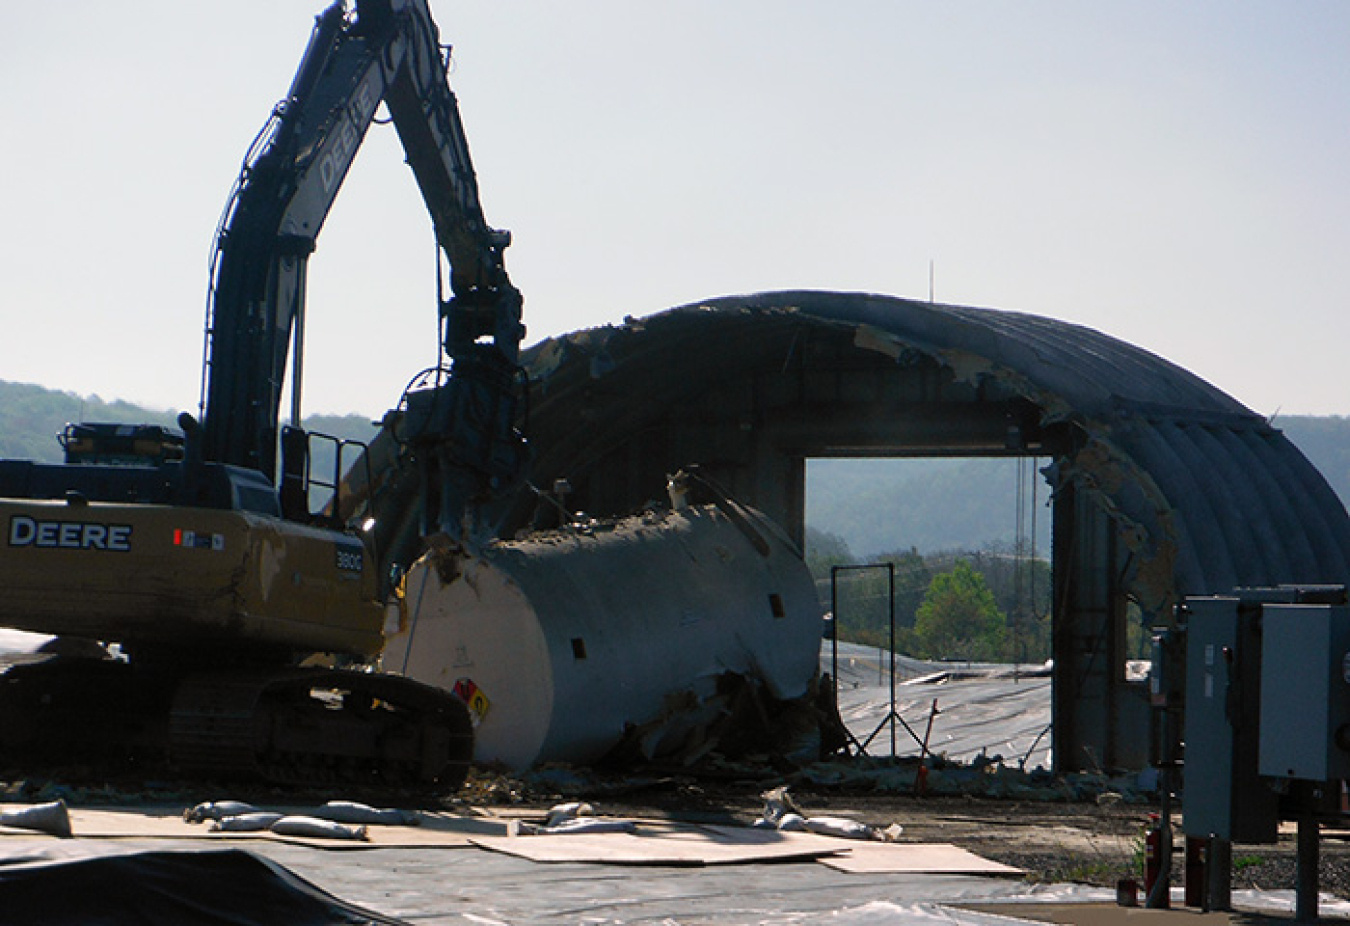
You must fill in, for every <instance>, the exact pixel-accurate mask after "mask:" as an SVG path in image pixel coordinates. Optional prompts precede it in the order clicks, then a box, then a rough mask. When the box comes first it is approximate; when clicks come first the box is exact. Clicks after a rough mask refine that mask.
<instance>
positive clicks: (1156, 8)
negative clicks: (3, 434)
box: [0, 0, 1350, 415]
mask: <svg viewBox="0 0 1350 926" xmlns="http://www.w3.org/2000/svg"><path fill="white" fill-rule="evenodd" d="M431 3H432V9H433V12H434V14H435V16H436V19H437V21H438V23H439V25H440V28H441V34H442V39H443V40H444V41H447V42H450V43H453V44H454V46H455V56H454V57H455V62H456V63H455V67H454V71H453V73H452V84H453V86H454V87H455V89H456V91H457V93H458V95H459V98H460V102H461V107H462V111H463V116H464V121H465V124H466V128H467V131H468V135H469V141H470V145H471V147H472V150H473V156H474V161H475V164H476V167H477V170H478V176H479V181H480V185H481V190H482V196H483V203H484V208H485V211H486V213H487V217H488V220H489V222H491V223H492V224H494V225H497V226H499V227H504V228H509V229H511V231H512V232H513V233H514V236H515V244H514V245H513V246H512V247H511V249H510V250H509V251H508V267H509V269H510V271H511V274H512V277H513V279H514V280H515V282H516V284H517V285H518V286H519V287H520V289H521V290H522V291H523V292H524V294H525V298H526V304H525V312H526V321H527V323H528V325H529V329H530V335H529V338H528V340H530V341H533V340H537V339H538V338H541V337H544V336H547V335H552V334H559V333H562V332H566V331H569V330H573V329H576V328H580V327H586V326H591V325H597V324H603V323H605V322H610V321H618V320H620V319H621V318H622V317H623V316H625V315H645V314H650V313H652V312H656V311H660V310H661V309H664V308H668V307H670V306H673V305H678V304H682V303H685V302H691V301H695V300H698V299H700V298H704V297H708V296H716V295H726V294H734V293H745V292H753V291H759V290H766V289H788V288H798V287H808V288H822V289H840V290H851V291H870V292H878V293H887V294H892V295H899V296H909V297H916V298H927V297H928V293H929V267H930V262H931V264H932V266H933V267H934V270H935V272H934V280H935V289H936V297H937V299H938V301H940V302H951V303H958V304H965V305H978V306H989V307H994V308H1005V309H1016V310H1020V311H1026V312H1032V313H1036V314H1041V315H1047V316H1051V317H1054V318H1059V319H1063V320H1066V321H1071V322H1076V323H1079V324H1084V325H1088V326H1090V327H1093V328H1097V329H1100V330H1102V331H1105V332H1107V333H1109V334H1112V335H1114V336H1116V337H1119V338H1122V339H1124V340H1126V341H1129V342H1132V343H1135V344H1138V345H1140V346H1142V347H1145V348H1147V349H1149V350H1152V351H1154V352H1156V353H1159V354H1161V355H1162V356H1164V357H1167V358H1168V359H1171V360H1173V361H1176V362H1177V363H1179V364H1181V365H1182V366H1185V367H1187V368H1189V369H1191V370H1193V371H1195V372H1196V373H1198V374H1199V375H1200V376H1202V377H1204V378H1205V379H1208V380H1209V381H1210V382H1212V383H1214V384H1215V385H1216V386H1218V387H1220V388H1221V389H1224V390H1225V391H1227V392H1229V393H1231V394H1232V395H1234V396H1235V397H1237V398H1238V399H1239V400H1241V401H1242V402H1244V403H1246V404H1247V405H1249V406H1250V407H1252V408H1253V409H1255V410H1257V411H1259V412H1262V413H1265V414H1273V413H1275V412H1276V411H1277V410H1282V411H1283V412H1285V413H1316V414H1329V413H1334V414H1347V413H1350V375H1347V373H1346V372H1345V364H1344V357H1345V353H1346V350H1347V344H1348V342H1350V337H1348V335H1350V311H1347V310H1350V304H1347V303H1348V302H1350V55H1348V54H1347V53H1346V50H1347V49H1350V4H1347V3H1344V2H1340V0H1326V2H1318V0H1302V2H1299V3H1284V2H1265V3H1252V2H1241V0H1221V2H1219V0H1195V2H1187V3H1176V2H1174V0H1140V2H1132V3H1128V4H1126V3H1105V2H1101V3H1089V2H1080V0H1062V2H1037V0H1006V2H993V0H967V2H960V3H936V2H932V0H922V2H918V0H856V2H834V3H825V2H821V0H817V2H804V0H718V2H713V0H685V2H681V3H643V2H633V0H573V2H558V0H516V2H511V3H489V2H486V0H474V2H469V0H463V2H452V0H431ZM321 6H322V4H321V2H310V0H230V2H224V3H199V2H182V0H137V2H135V3H108V2H93V0H62V2H60V3H23V4H18V5H16V6H15V8H14V9H12V10H9V11H8V14H7V17H6V26H7V29H6V31H7V33H8V34H9V35H10V42H9V48H8V49H7V51H6V54H5V55H4V56H0V85H3V86H4V87H5V88H6V103H7V105H6V113H5V125H4V139H5V144H4V146H3V154H0V158H2V159H3V161H2V163H3V165H4V169H3V170H0V197H2V198H0V202H3V209H2V210H0V313H3V319H4V335H3V337H0V379H6V380H11V381H20V382H37V383H41V384H43V385H46V386H51V387H55V388H61V389H68V390H73V391H75V392H79V393H81V394H90V393H95V394H98V395H99V396H101V397H103V398H105V399H112V398H124V399H128V400H132V401H137V402H142V403H148V404H150V405H153V406H156V407H161V408H191V407H194V406H195V404H196V401H197V395H198V382H199V368H200V360H201V347H202V324H203V311H204V303H205V293H206V283H207V259H208V256H209V253H210V250H211V247H212V243H213V242H212V234H213V231H214V229H215V224H216V220H217V218H218V216H219V213H220V210H221V207H222V206H223V205H224V202H225V197H226V194H227V192H228V190H229V187H230V184H231V183H232V181H233V180H234V177H235V174H236V172H237V170H238V167H239V163H240V160H241V158H242V156H243V154H244V151H245V148H246V147H247V145H248V143H249V142H250V141H251V140H252V138H253V136H254V134H255V133H256V131H257V129H258V128H259V127H260V126H261V124H262V122H263V120H264V118H265V117H266V115H267V113H268V112H269V110H270V109H271V107H272V106H273V104H274V103H275V102H276V101H277V100H278V99H279V98H280V96H281V95H282V94H283V93H284V92H285V90H286V88H287V86H288V84H289V82H290V78H291V76H292V74H293V72H294V70H295V67H296V65H297V63H298V61H299V57H300V52H301V50H302V48H303V47H304V44H305V41H306V39H307V38H308V35H309V30H310V27H311V25H312V22H313V16H314V15H315V14H316V13H317V12H319V10H320V8H321ZM433 254H434V251H433V244H432V239H431V232H430V222H429V220H428V219H427V217H426V214H425V211H424V210H423V208H422V205H421V201H420V198H419V196H418V193H417V190H416V187H415V185H414V182H413V179H412V176H411V173H410V172H409V171H408V169H407V168H406V167H405V166H404V165H403V163H402V158H401V153H400V151H399V149H398V146H397V140H396V137H395V136H394V134H393V129H392V127H390V126H376V127H374V128H373V129H372V132H371V135H370V136H369V138H368V140H367V144H366V146H365V147H364V148H363V150H362V153H361V156H360V158H359V159H358V162H357V164H356V166H355V168H354V169H353V171H352V174H351V175H350V176H349V178H348V181H347V184H346V187H345V189H344V191H343V193H342V195H341V196H340V197H339V200H338V202H337V205H336V207H335V208H334V210H333V212H332V214H331V215H330V218H329V221H328V224H327V226H326V227H325V229H324V233H323V235H322V237H321V238H320V242H319V250H318V252H317V253H316V254H315V255H314V257H313V258H312V260H311V267H310V298H309V305H310V312H311V315H310V329H309V330H310V336H309V342H308V343H309V346H308V350H307V354H306V384H305V394H306V396H307V400H308V401H307V403H306V404H307V408H308V409H309V410H311V411H316V412H318V411H322V412H347V411H359V412H362V413H365V414H370V415H377V414H379V413H380V412H381V411H382V410H383V409H385V408H387V407H389V406H390V405H392V404H393V403H394V402H395V401H396V400H397V398H398V395H399V392H400V391H401V389H402V387H403V385H404V384H405V382H406V381H407V379H408V378H409V377H410V376H411V375H412V374H413V373H414V372H416V371H417V370H418V369H421V368H422V367H425V366H428V365H430V364H431V363H432V362H434V360H435V357H436V344H435V314H436V313H435V305H434V293H435V288H434V283H435V273H434V263H433Z"/></svg>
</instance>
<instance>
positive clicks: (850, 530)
mask: <svg viewBox="0 0 1350 926" xmlns="http://www.w3.org/2000/svg"><path fill="white" fill-rule="evenodd" d="M176 417H177V413H176V412H174V411H151V410H147V409H143V408H140V407H138V406H135V405H132V404H130V403H127V402H120V401H115V402H106V401H104V400H103V399H100V398H99V397H98V396H79V395H76V394H75V393H73V392H60V391H57V390H52V389H45V388H43V387H41V386H33V385H27V384H22V383H11V382H5V381H4V380H0V459H30V460H39V461H46V462H57V461H59V460H60V459H61V448H60V445H58V444H57V442H56V435H57V434H59V433H61V429H62V428H63V427H64V426H65V424H66V422H71V421H122V422H129V423H145V424H168V425H172V424H173V423H174V420H175V418H176ZM305 425H306V427H308V428H311V429H313V430H317V431H323V432H325V433H328V434H333V435H335V436H337V437H342V438H348V439H356V440H368V439H369V438H370V437H371V436H372V435H373V434H374V432H375V428H374V427H373V426H372V425H371V423H370V421H369V420H367V419H366V418H364V417H363V416H361V415H314V416H312V417H310V418H307V419H306V420H305ZM1275 425H1276V427H1279V428H1281V429H1282V430H1283V431H1284V433H1285V434H1286V435H1288V437H1289V439H1290V440H1292V441H1293V442H1294V444H1295V445H1297V446H1298V447H1299V449H1301V450H1302V451H1303V452H1304V453H1305V454H1306V455H1307V456H1308V459H1310V460H1311V461H1312V462H1313V465H1314V466H1316V467H1317V468H1318V469H1319V470H1320V471H1321V472H1322V475H1323V476H1325V477H1326V479H1327V481H1328V482H1329V483H1330V484H1331V487H1332V488H1333V489H1335V490H1336V493H1337V494H1338V495H1339V496H1340V498H1341V500H1342V503H1343V504H1344V503H1347V500H1348V499H1350V418H1346V417H1341V416H1327V417H1321V416H1307V415H1288V416H1281V417H1280V418H1279V419H1278V420H1276V421H1275ZM1046 462H1047V461H1046V460H1044V459H1043V460H1042V461H1041V464H1040V465H1042V466H1044V465H1045V463H1046ZM1017 471H1018V467H1017V462H1016V461H1015V460H988V459H943V460H936V459H927V460H812V461H810V463H809V464H808V466H807V498H806V520H807V524H808V525H809V526H810V527H811V528H812V529H813V531H814V532H817V533H821V532H823V533H825V534H833V535H836V536H837V537H838V538H839V539H841V540H842V541H844V543H846V544H847V546H848V550H849V552H850V553H851V554H852V555H853V556H855V557H858V558H865V557H870V556H875V555H877V554H879V553H889V552H894V551H897V550H909V549H911V548H914V549H917V550H918V551H919V552H920V553H928V552H935V551H939V550H953V549H965V550H975V549H985V550H988V549H1000V548H1002V549H1011V548H1012V546H1013V544H1014V542H1015V540H1016V533H1017V530H1016V528H1017V505H1016V500H1017ZM1035 482H1036V489H1035V502H1036V505H1035V508H1034V509H1033V507H1032V490H1031V488H1030V482H1028V483H1026V484H1025V485H1024V492H1025V495H1026V497H1025V498H1024V503H1023V506H1022V517H1023V520H1024V528H1023V529H1024V531H1025V532H1026V534H1027V535H1028V536H1029V533H1030V529H1031V523H1030V522H1031V520H1032V517H1033V510H1034V517H1035V521H1036V535H1037V536H1036V545H1037V552H1038V553H1042V554H1044V553H1048V552H1049V528H1050V509H1049V507H1048V506H1047V501H1048V497H1049V491H1048V489H1047V487H1046V485H1045V483H1044V480H1043V479H1042V478H1041V477H1040V476H1039V475H1037V476H1036V477H1035Z"/></svg>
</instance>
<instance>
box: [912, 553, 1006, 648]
mask: <svg viewBox="0 0 1350 926" xmlns="http://www.w3.org/2000/svg"><path fill="white" fill-rule="evenodd" d="M1007 636H1008V622H1007V618H1005V617H1004V615H1003V612H1002V611H1000V610H999V607H998V603H997V602H996V601H995V600H994V593H993V592H992V591H990V589H989V586H988V584H987V583H986V582H985V580H984V576H982V575H980V573H978V572H976V571H975V570H974V568H972V567H971V565H970V563H968V562H967V561H965V560H958V561H957V562H956V564H955V565H954V566H953V567H952V569H951V571H950V572H941V573H938V574H937V575H935V576H933V581H932V582H931V583H930V584H929V586H928V592H927V594H925V595H924V598H923V603H922V604H921V605H919V612H918V614H917V616H916V618H915V622H914V641H915V643H916V644H917V645H918V649H919V653H918V655H920V656H923V657H925V658H927V659H968V660H972V661H976V660H978V661H987V660H997V659H1001V658H1003V655H1004V652H1005V650H1006V644H1007Z"/></svg>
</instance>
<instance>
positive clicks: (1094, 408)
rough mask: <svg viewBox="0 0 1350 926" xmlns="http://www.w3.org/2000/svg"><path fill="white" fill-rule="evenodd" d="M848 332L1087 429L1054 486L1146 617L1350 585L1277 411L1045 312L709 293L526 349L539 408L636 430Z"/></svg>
mask: <svg viewBox="0 0 1350 926" xmlns="http://www.w3.org/2000/svg"><path fill="white" fill-rule="evenodd" d="M841 327H843V328H847V329H853V331H854V343H855V345H857V346H858V347H859V349H860V350H875V349H881V350H883V351H884V352H887V353H891V354H892V355H893V356H895V357H896V361H897V362H904V359H905V355H906V354H912V355H913V354H917V355H922V356H927V357H930V358H933V359H934V360H936V361H937V362H939V363H940V364H942V365H944V366H946V367H948V368H950V369H952V370H953V371H954V372H955V373H956V375H957V377H958V378H962V379H967V380H970V381H972V382H975V381H978V380H980V379H981V378H986V377H989V378H993V379H995V380H997V381H999V382H1000V383H1001V384H1002V386H1003V388H1005V389H1007V390H1009V391H1011V392H1013V393H1015V394H1018V395H1021V396H1022V397H1024V398H1026V399H1027V400H1029V401H1030V402H1031V403H1033V404H1034V405H1035V406H1037V407H1038V408H1039V409H1040V410H1041V416H1042V421H1043V422H1044V423H1051V422H1060V423H1064V422H1068V423H1070V424H1072V425H1074V426H1075V427H1076V428H1077V429H1078V430H1079V432H1080V433H1081V434H1082V435H1083V440H1082V442H1081V445H1080V447H1079V448H1078V449H1077V450H1075V451H1074V452H1073V453H1072V454H1071V455H1069V456H1068V457H1065V458H1061V459H1057V460H1056V461H1055V465H1054V466H1053V467H1051V469H1050V470H1049V473H1048V475H1049V478H1050V481H1051V485H1052V488H1057V487H1058V486H1060V485H1064V484H1066V483H1068V482H1072V483H1073V484H1074V485H1076V486H1078V487H1080V488H1083V489H1086V490H1087V491H1089V492H1091V493H1095V494H1096V496H1097V497H1098V498H1100V499H1101V501H1102V503H1103V504H1104V505H1105V506H1106V507H1107V508H1108V509H1109V510H1110V511H1111V513H1112V515H1113V516H1114V517H1115V518H1117V520H1118V522H1119V524H1120V525H1121V526H1120V530H1121V533H1122V536H1128V537H1129V538H1131V540H1130V541H1129V542H1130V543H1131V544H1133V546H1132V547H1131V549H1130V552H1131V554H1132V557H1131V565H1130V567H1129V570H1128V574H1127V575H1125V576H1123V577H1122V581H1123V582H1124V585H1125V588H1126V589H1127V591H1128V592H1129V594H1131V596H1132V597H1133V598H1134V599H1135V600H1136V601H1138V602H1139V603H1140V605H1141V607H1143V608H1144V609H1145V611H1146V612H1149V613H1152V614H1166V613H1170V609H1171V606H1172V605H1174V604H1175V603H1177V602H1178V601H1179V600H1180V598H1181V597H1182V596H1185V595H1202V594H1225V593H1228V592H1231V591H1232V590H1233V589H1234V588H1235V587H1239V586H1269V585H1278V584H1282V583H1328V584H1341V583H1347V582H1350V517H1348V516H1347V514H1346V511H1345V508H1344V506H1343V505H1342V504H1341V502H1340V500H1339V499H1338V497H1337V496H1336V494H1335V492H1334V491H1333V490H1332V489H1331V487H1330V486H1329V485H1328V483H1327V482H1326V480H1325V478H1323V476H1322V475H1321V474H1320V473H1318V472H1317V470H1316V469H1315V468H1314V467H1313V466H1312V464H1311V463H1310V462H1309V461H1308V460H1307V458H1306V457H1304V455H1303V454H1302V453H1301V452H1300V451H1299V450H1298V449H1297V448H1296V447H1295V446H1294V445H1293V444H1292V443H1291V442H1290V441H1289V440H1288V438H1286V437H1285V436H1284V434H1282V433H1281V432H1280V431H1279V430H1278V429H1277V428H1275V427H1273V426H1272V425H1271V423H1270V422H1268V421H1267V420H1266V419H1265V418H1264V417H1262V416H1261V415H1259V414H1257V413H1256V412H1253V411H1252V410H1250V409H1248V408H1246V407H1245V406H1243V405H1242V404H1241V403H1240V402H1238V401H1237V400H1236V399H1234V398H1232V397H1231V396H1229V395H1227V394H1226V393H1224V392H1222V391H1221V390H1219V389H1216V388H1215V387H1214V386H1212V385H1210V384H1209V383H1207V382H1205V381H1204V380H1202V379H1200V378H1199V377H1197V376H1196V375H1195V374H1193V373H1191V372H1189V371H1187V370H1185V369H1182V368H1181V367H1179V366H1177V365H1176V364H1174V363H1171V362H1169V361H1167V360H1164V359H1163V358H1161V357H1158V356H1157V355H1155V354H1152V353H1150V352H1148V351H1146V350H1144V349H1142V348H1140V347H1137V346H1135V345H1132V344H1128V343H1126V342H1123V341H1120V340H1118V339H1116V338H1113V337H1110V336H1109V335H1105V334H1103V333H1101V332H1099V331H1095V330H1093V329H1090V328H1085V327H1083V326H1081V325H1074V324H1070V323H1067V322H1062V321H1058V320H1055V319H1050V318H1044V317H1040V316H1036V315H1029V314H1025V313H1020V312H1008V311H1001V310H996V309H985V308H971V307H966V306H949V305H938V304H933V303H927V302H918V301H914V300H907V299H898V298H894V297H888V296H878V295H870V294H859V293H839V292H819V291H787V292H771V293H758V294H753V295H746V296H727V297H720V298H716V299H710V300H707V301H705V302H700V303H694V304H690V305H687V306H681V307H678V308H674V309H669V310H667V311H665V312H660V313H657V314H655V315H651V316H647V317H645V318H641V319H627V320H625V324H623V325H618V326H610V327H605V328H597V329H590V330H586V331H579V332H575V333H573V334H570V335H566V336H564V337H561V338H556V339H551V340H548V341H544V342H542V343H541V344H539V345H536V346H535V347H533V348H531V350H530V351H529V353H528V363H529V364H530V367H531V374H532V377H533V378H534V380H535V387H534V388H535V394H536V396H537V399H538V403H537V404H538V410H537V418H545V417H548V416H549V415H551V414H558V413H560V414H561V415H562V417H563V418H567V416H568V415H569V414H574V412H572V411H571V410H569V409H567V408H566V406H568V405H572V406H573V407H575V406H576V405H578V404H581V403H580V401H579V400H580V399H581V398H582V397H585V398H586V400H587V401H589V402H590V403H592V404H595V405H597V406H603V407H596V408H593V409H591V410H590V411H591V414H592V416H593V417H592V419H591V420H605V421H610V420H613V421H620V422H626V423H627V424H628V425H633V426H636V425H635V424H634V423H640V421H641V420H642V419H643V417H644V415H649V414H650V409H652V408H653V407H657V406H662V405H669V404H674V403H676V402H678V401H680V400H681V398H682V397H683V396H684V395H687V394H689V393H690V392H693V391H696V390H698V389H700V388H703V387H706V386H707V385H708V384H711V383H715V382H716V381H717V380H718V379H719V378H721V377H724V376H725V375H726V371H727V370H728V369H732V368H735V367H736V366H738V365H741V366H745V367H752V366H755V365H756V364H762V362H763V361H764V359H765V358H766V357H780V358H781V356H782V354H783V353H784V350H785V345H791V344H795V343H796V340H795V339H796V338H798V337H800V336H801V335H802V334H803V333H805V332H809V331H810V329H812V328H829V329H833V330H838V329H840V328H841ZM786 349H788V350H790V349H791V348H790V347H788V348H786ZM780 363H781V360H780ZM606 380H610V381H612V385H611V386H610V387H609V388H608V389H607V390H602V389H597V385H598V384H599V383H601V382H603V381H606ZM602 397H603V399H602ZM569 420H570V419H569ZM582 423H584V422H582ZM554 430H565V429H559V428H554ZM585 431H587V429H586V428H583V427H580V424H578V426H577V427H574V428H571V429H570V432H572V433H576V434H577V435H578V436H576V437H575V438H573V439H574V440H577V441H580V440H583V439H584V434H583V433H582V432H585Z"/></svg>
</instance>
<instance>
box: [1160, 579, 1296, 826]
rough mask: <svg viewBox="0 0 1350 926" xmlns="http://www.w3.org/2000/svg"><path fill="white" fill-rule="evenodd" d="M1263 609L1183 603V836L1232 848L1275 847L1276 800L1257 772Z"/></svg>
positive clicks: (1249, 604)
mask: <svg viewBox="0 0 1350 926" xmlns="http://www.w3.org/2000/svg"><path fill="white" fill-rule="evenodd" d="M1261 655H1262V653H1261V604H1260V603H1259V602H1253V601H1248V600H1245V599H1239V598H1235V597H1212V598H1191V599H1187V602H1186V708H1185V710H1186V719H1185V742H1186V747H1185V757H1186V765H1185V769H1186V772H1185V788H1184V791H1183V796H1182V809H1183V813H1184V818H1185V830H1186V833H1187V834H1188V835H1192V836H1217V837H1219V838H1221V839H1227V840H1230V841H1233V842H1245V843H1270V842H1275V839H1276V836H1277V827H1278V824H1279V806H1278V803H1279V798H1278V796H1277V795H1276V794H1275V792H1274V791H1272V790H1271V788H1270V787H1268V786H1267V784H1266V783H1264V782H1263V781H1262V780H1261V778H1260V775H1259V774H1258V772H1257V755H1258V750H1259V745H1260V744H1259V737H1258V730H1259V727H1260V714H1259V711H1260V703H1261V702H1260V689H1261V681H1262V675H1261Z"/></svg>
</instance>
